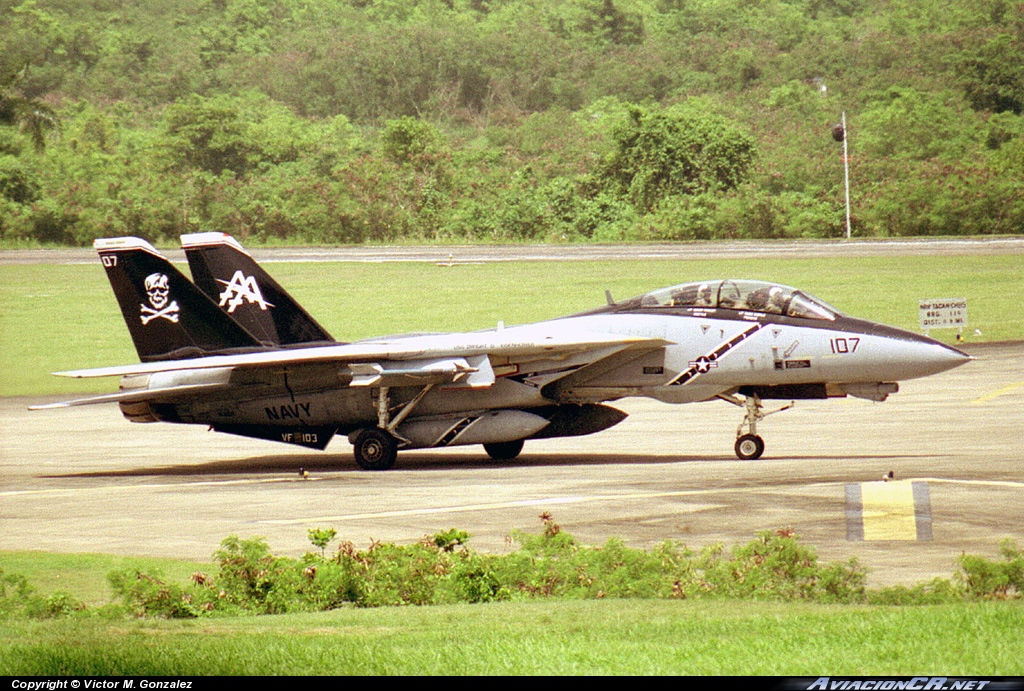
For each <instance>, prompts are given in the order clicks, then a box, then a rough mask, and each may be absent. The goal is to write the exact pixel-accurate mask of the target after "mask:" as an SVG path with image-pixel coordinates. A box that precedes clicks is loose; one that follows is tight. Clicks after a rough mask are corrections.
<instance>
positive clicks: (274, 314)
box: [181, 233, 334, 345]
mask: <svg viewBox="0 0 1024 691" xmlns="http://www.w3.org/2000/svg"><path fill="white" fill-rule="evenodd" d="M181 246H182V247H183V248H184V250H185V256H186V257H187V258H188V266H189V269H190V270H191V271H192V278H193V279H194V280H195V282H196V285H197V286H199V288H200V289H202V291H203V292H204V293H206V294H207V295H208V296H209V297H210V298H211V299H212V300H214V301H215V302H216V303H217V304H218V305H219V306H220V308H221V309H223V310H224V311H225V312H226V313H227V314H229V315H230V316H231V317H232V318H233V319H235V320H236V321H237V322H238V323H239V324H241V325H242V326H244V327H245V328H246V329H247V330H248V331H249V332H250V333H252V334H253V335H255V336H256V337H257V338H259V339H260V340H261V341H264V342H266V343H270V344H274V345H294V344H299V343H317V342H333V341H334V339H333V338H331V335H330V334H329V333H327V330H326V329H324V328H323V327H322V326H320V324H318V323H317V322H316V320H315V319H313V317H311V316H309V313H308V312H306V310H304V309H303V308H302V306H301V305H299V303H298V302H296V301H295V299H294V298H292V296H291V295H289V294H288V292H287V291H286V290H285V289H284V288H282V287H281V286H280V285H279V284H278V283H277V281H275V280H274V279H273V278H271V276H270V274H268V273H267V272H266V271H264V270H263V267H261V266H260V265H259V264H257V263H256V260H254V259H253V258H252V256H251V255H250V254H249V253H248V252H246V251H245V250H244V249H242V246H241V245H240V244H239V243H238V241H237V240H235V239H234V238H233V237H231V236H230V235H226V234H224V233H193V234H191V235H182V236H181Z"/></svg>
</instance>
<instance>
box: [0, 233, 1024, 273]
mask: <svg viewBox="0 0 1024 691" xmlns="http://www.w3.org/2000/svg"><path fill="white" fill-rule="evenodd" d="M250 251H251V252H252V255H253V257H254V258H255V259H256V260H257V261H259V262H261V263H273V262H345V261H348V262H394V261H408V262H440V263H446V262H453V263H485V262H508V261H616V260H624V259H662V260H668V259H671V260H687V259H691V260H692V259H762V258H763V259H769V258H781V257H791V258H807V257H836V256H842V257H878V256H891V255H894V254H900V255H918V256H923V255H945V254H956V255H988V254H1024V237H1012V236H992V237H989V238H911V239H884V240H878V239H872V240H863V239H857V240H809V241H800V240H777V241H765V240H756V241H753V240H751V241H739V240H738V241H731V242H722V241H716V242H693V243H664V244H630V245H577V244H574V245H423V246H415V245H414V246H408V247H403V246H394V245H379V246H373V245H367V246H349V247H270V248H252V249H251V250H250ZM161 253H162V254H164V255H165V256H166V257H167V258H168V259H170V260H171V261H174V262H184V261H185V253H184V252H183V251H181V250H180V249H177V248H174V249H167V250H161ZM95 262H96V253H95V251H93V250H92V249H87V248H80V249H59V250H0V266H4V265H11V264H94V263H95Z"/></svg>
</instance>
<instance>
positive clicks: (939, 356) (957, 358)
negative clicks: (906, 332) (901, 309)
mask: <svg viewBox="0 0 1024 691" xmlns="http://www.w3.org/2000/svg"><path fill="white" fill-rule="evenodd" d="M926 341H927V342H922V343H919V344H915V346H914V348H913V349H914V355H913V357H914V360H915V367H917V368H920V369H921V370H923V372H924V373H923V374H917V375H914V376H918V377H926V376H928V375H930V374H938V373H939V372H945V371H946V370H951V369H953V368H954V367H959V366H960V365H963V364H966V363H968V362H970V361H971V360H973V359H974V358H973V357H971V356H970V355H968V354H967V353H965V352H963V351H961V350H957V349H956V348H953V347H952V346H948V345H946V344H945V343H940V342H938V341H936V340H933V339H931V338H928V339H926Z"/></svg>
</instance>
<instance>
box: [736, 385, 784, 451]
mask: <svg viewBox="0 0 1024 691" xmlns="http://www.w3.org/2000/svg"><path fill="white" fill-rule="evenodd" d="M719 398H721V399H722V400H723V401H728V402H729V403H732V404H733V405H736V406H740V407H742V408H746V414H744V416H743V420H742V421H741V422H740V426H739V427H738V428H736V445H735V446H734V447H733V448H734V449H735V451H736V457H737V458H739V459H740V460H741V461H755V460H757V459H758V458H760V457H761V454H763V453H764V439H762V438H761V437H759V436H758V434H757V422H758V420H763V419H764V418H766V417H768V416H769V415H774V414H775V413H781V412H782V411H783V410H789V409H790V408H792V407H793V405H794V402H793V401H790V402H789V405H785V406H782V407H781V408H779V409H777V410H771V411H769V412H767V413H766V412H764V406H763V405H761V397H760V396H758V395H757V394H752V395H750V396H747V397H745V398H744V399H743V400H740V399H739V398H737V397H736V396H734V395H732V394H723V395H720V396H719ZM744 427H745V428H746V429H747V433H746V434H744V432H743V428H744Z"/></svg>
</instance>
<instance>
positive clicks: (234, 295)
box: [217, 270, 273, 314]
mask: <svg viewBox="0 0 1024 691" xmlns="http://www.w3.org/2000/svg"><path fill="white" fill-rule="evenodd" d="M217 282H218V283H223V284H224V286H225V287H224V292H222V293H221V294H220V302H219V303H218V304H219V305H220V306H221V307H224V306H225V305H227V308H228V310H227V311H228V314H233V313H234V311H235V308H236V307H238V306H239V305H241V304H242V300H245V301H246V302H248V303H249V304H250V305H254V304H255V305H259V306H260V309H261V310H263V311H264V312H266V311H267V308H268V307H273V305H272V304H270V303H269V302H267V301H266V300H264V299H263V293H261V292H260V286H259V284H258V283H256V279H255V278H253V277H252V276H246V275H245V274H243V273H242V272H241V270H238V271H236V272H235V275H234V276H232V277H231V280H230V281H222V280H221V279H219V278H218V279H217Z"/></svg>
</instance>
